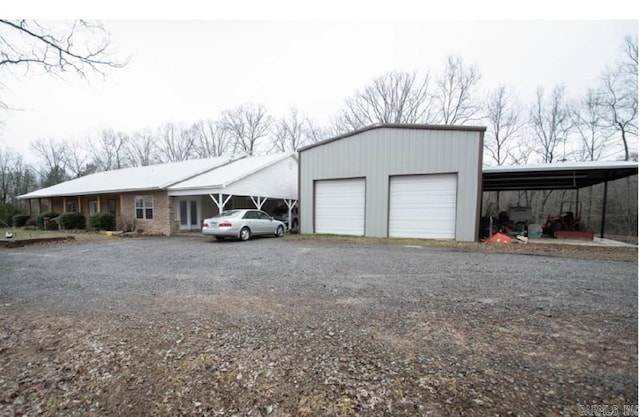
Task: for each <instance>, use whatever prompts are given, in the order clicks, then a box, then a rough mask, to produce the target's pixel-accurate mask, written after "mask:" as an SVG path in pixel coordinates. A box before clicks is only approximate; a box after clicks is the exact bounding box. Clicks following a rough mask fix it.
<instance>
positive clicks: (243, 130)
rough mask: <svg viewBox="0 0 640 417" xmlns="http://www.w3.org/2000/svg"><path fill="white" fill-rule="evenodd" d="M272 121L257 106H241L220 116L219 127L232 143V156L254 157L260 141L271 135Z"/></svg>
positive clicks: (260, 107)
mask: <svg viewBox="0 0 640 417" xmlns="http://www.w3.org/2000/svg"><path fill="white" fill-rule="evenodd" d="M272 124H273V119H272V117H271V116H269V115H268V114H267V109H266V108H265V107H264V106H262V105H259V104H243V105H241V106H238V107H236V108H234V109H231V110H226V111H224V112H223V114H222V121H221V126H222V128H223V129H224V130H225V131H226V132H227V133H228V134H229V138H230V139H231V140H232V143H233V154H234V155H235V154H237V153H244V154H247V155H250V156H251V155H254V154H255V153H256V152H257V150H258V146H259V145H260V142H261V140H262V139H264V138H266V137H267V136H268V135H269V134H270V133H271V126H272Z"/></svg>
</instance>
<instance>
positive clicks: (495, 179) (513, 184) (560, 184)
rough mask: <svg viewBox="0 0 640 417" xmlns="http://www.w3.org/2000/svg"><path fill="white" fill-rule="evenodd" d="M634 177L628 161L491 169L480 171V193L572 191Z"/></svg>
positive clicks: (633, 164)
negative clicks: (481, 191)
mask: <svg viewBox="0 0 640 417" xmlns="http://www.w3.org/2000/svg"><path fill="white" fill-rule="evenodd" d="M637 174H638V163H637V162H630V161H591V162H569V163H554V164H544V165H511V166H493V167H486V168H484V169H483V170H482V190H483V191H507V190H554V189H559V190H572V189H577V188H582V187H588V186H590V185H595V184H599V183H602V182H605V181H613V180H617V179H620V178H624V177H628V176H630V175H637Z"/></svg>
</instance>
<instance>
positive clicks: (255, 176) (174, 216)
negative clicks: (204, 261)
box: [18, 153, 298, 235]
mask: <svg viewBox="0 0 640 417" xmlns="http://www.w3.org/2000/svg"><path fill="white" fill-rule="evenodd" d="M297 175H298V160H297V156H296V154H294V153H287V154H276V155H265V156H245V157H236V158H233V157H230V156H222V157H216V158H207V159H197V160H189V161H182V162H173V163H167V164H159V165H150V166H145V167H135V168H125V169H119V170H113V171H106V172H99V173H95V174H91V175H87V176H84V177H80V178H77V179H74V180H70V181H66V182H63V183H61V184H57V185H54V186H52V187H48V188H44V189H41V190H37V191H34V192H31V193H28V194H25V195H22V196H19V197H18V198H19V199H21V200H26V201H28V208H29V214H39V213H43V212H47V211H55V212H58V213H66V212H81V213H85V214H86V215H87V217H89V216H91V215H92V214H94V213H98V212H108V213H111V214H113V215H114V216H115V218H116V225H117V227H118V229H121V230H141V231H144V232H146V233H151V234H164V235H172V234H176V233H178V232H179V231H187V230H198V229H200V223H201V221H202V219H204V218H207V217H211V216H213V215H215V214H217V213H219V212H220V211H222V210H224V209H229V208H246V207H257V208H260V209H264V210H266V211H271V210H273V209H274V208H275V207H276V206H277V205H279V204H282V203H283V202H284V203H285V204H287V205H289V206H291V207H292V206H294V205H295V204H296V200H297V193H298V191H297V180H298V178H297Z"/></svg>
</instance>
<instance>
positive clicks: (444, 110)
mask: <svg viewBox="0 0 640 417" xmlns="http://www.w3.org/2000/svg"><path fill="white" fill-rule="evenodd" d="M480 78H481V75H480V70H479V69H478V67H477V66H475V65H466V64H465V63H464V62H463V60H462V58H460V57H455V56H449V57H448V58H447V63H446V65H445V68H444V71H443V73H442V74H441V75H440V77H438V78H437V80H436V91H435V93H434V95H433V100H434V101H435V103H436V105H437V114H436V119H435V121H436V122H437V123H442V124H445V125H463V124H465V123H468V122H471V121H473V120H478V118H479V117H478V115H479V110H480V106H479V103H478V102H477V101H476V100H475V99H474V96H473V95H474V93H475V90H476V88H477V87H478V83H479V82H480Z"/></svg>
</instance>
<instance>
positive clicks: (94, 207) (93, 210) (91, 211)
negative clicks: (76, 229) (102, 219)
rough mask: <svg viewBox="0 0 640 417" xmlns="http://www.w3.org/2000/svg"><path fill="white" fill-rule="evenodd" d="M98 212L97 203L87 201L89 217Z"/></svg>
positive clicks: (95, 201)
mask: <svg viewBox="0 0 640 417" xmlns="http://www.w3.org/2000/svg"><path fill="white" fill-rule="evenodd" d="M97 212H98V201H97V200H89V216H92V215H94V214H96V213H97Z"/></svg>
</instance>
